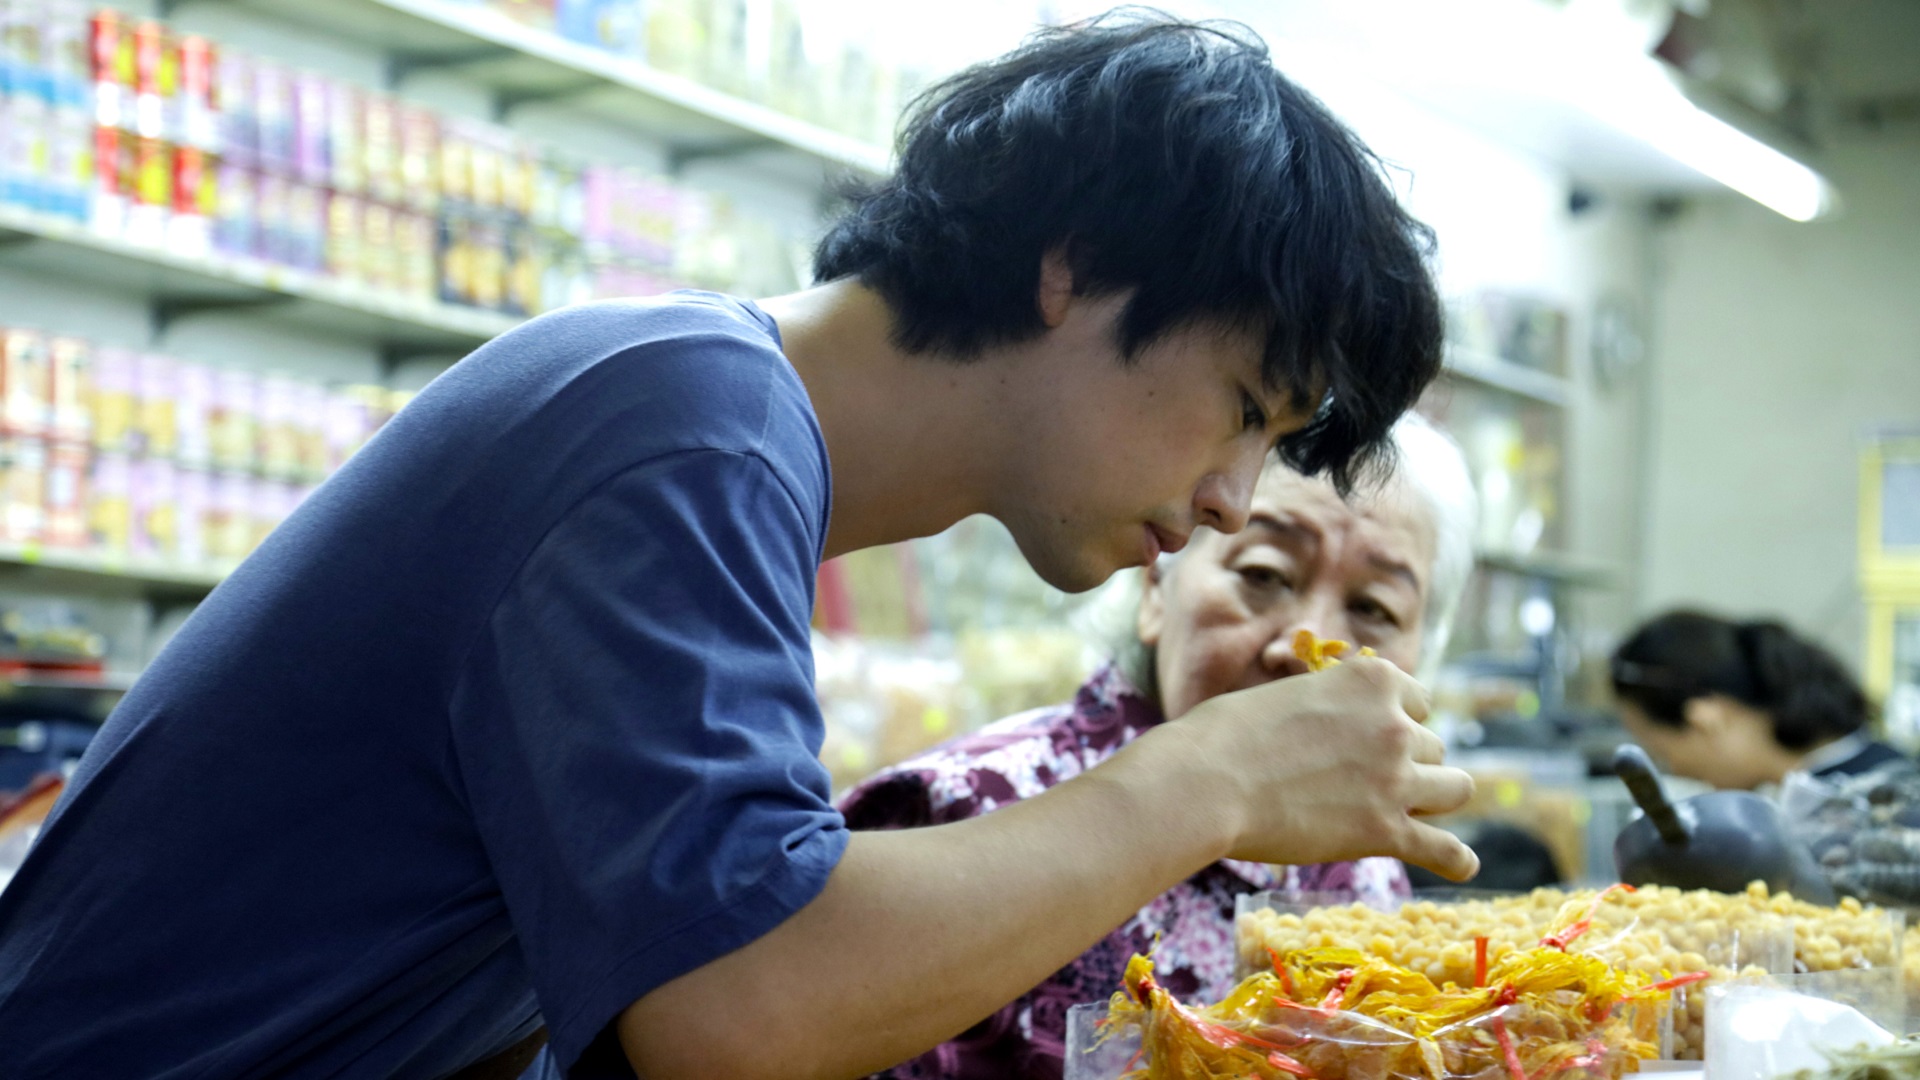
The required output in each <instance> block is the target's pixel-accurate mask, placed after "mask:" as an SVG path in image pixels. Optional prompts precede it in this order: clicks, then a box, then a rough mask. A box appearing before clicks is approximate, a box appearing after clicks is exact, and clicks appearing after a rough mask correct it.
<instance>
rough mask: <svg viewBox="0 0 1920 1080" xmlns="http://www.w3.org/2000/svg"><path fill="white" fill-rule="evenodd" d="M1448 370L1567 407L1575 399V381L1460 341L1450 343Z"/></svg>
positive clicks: (1482, 384) (1459, 375) (1522, 395)
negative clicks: (1458, 342)
mask: <svg viewBox="0 0 1920 1080" xmlns="http://www.w3.org/2000/svg"><path fill="white" fill-rule="evenodd" d="M1447 371H1448V372H1449V373H1450V374H1452V375H1453V376H1455V377H1456V378H1460V379H1465V380H1466V381H1468V382H1472V383H1478V384H1479V385H1481V386H1487V387H1492V388H1493V389H1495V390H1501V391H1505V392H1506V393H1509V394H1516V395H1518V396H1520V397H1523V398H1527V399H1529V400H1532V401H1538V402H1541V403H1543V404H1546V405H1552V406H1555V407H1557V408H1563V409H1564V408H1566V407H1567V405H1568V404H1569V403H1570V402H1571V401H1572V400H1573V387H1572V384H1571V383H1570V382H1568V381H1567V380H1566V379H1564V378H1561V377H1560V376H1558V375H1549V374H1547V373H1546V372H1544V371H1540V370H1538V369H1535V368H1530V367H1525V366H1523V365H1520V364H1516V363H1514V362H1513V361H1511V360H1502V359H1501V358H1500V357H1497V356H1493V355H1490V354H1487V353H1483V352H1478V351H1475V350H1473V349H1463V348H1460V347H1459V346H1456V345H1448V346H1447Z"/></svg>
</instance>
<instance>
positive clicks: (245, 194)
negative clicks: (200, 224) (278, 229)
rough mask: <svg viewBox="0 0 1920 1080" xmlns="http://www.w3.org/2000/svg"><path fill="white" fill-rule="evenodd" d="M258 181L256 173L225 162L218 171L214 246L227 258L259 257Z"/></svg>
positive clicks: (261, 248)
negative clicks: (238, 256)
mask: <svg viewBox="0 0 1920 1080" xmlns="http://www.w3.org/2000/svg"><path fill="white" fill-rule="evenodd" d="M258 183H259V179H258V177H257V176H256V174H255V173H254V172H253V170H251V169H248V168H245V167H243V166H240V165H233V164H228V163H225V162H222V163H221V164H220V166H219V167H218V168H217V169H216V170H215V179H214V183H213V189H214V196H213V199H214V211H213V244H214V248H215V249H216V250H218V251H220V252H221V253H222V254H226V255H240V256H247V257H257V256H258V255H259V254H260V253H261V251H262V250H263V245H262V243H261V240H260V221H259V212H260V208H259V198H258V191H257V185H258Z"/></svg>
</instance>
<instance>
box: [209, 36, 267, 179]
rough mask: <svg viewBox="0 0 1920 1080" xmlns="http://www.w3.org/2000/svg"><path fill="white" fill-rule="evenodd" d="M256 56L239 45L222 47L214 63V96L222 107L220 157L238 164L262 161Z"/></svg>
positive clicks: (220, 108)
mask: <svg viewBox="0 0 1920 1080" xmlns="http://www.w3.org/2000/svg"><path fill="white" fill-rule="evenodd" d="M253 75H254V64H253V58H252V57H250V56H248V55H247V54H245V53H243V52H240V51H239V50H237V49H220V50H218V51H217V53H216V54H215V61H214V67H213V80H214V86H213V96H214V100H215V101H216V102H217V103H218V109H219V128H220V135H219V143H218V147H217V149H218V150H219V151H220V157H221V161H222V162H223V163H224V164H226V165H231V166H234V167H237V168H247V169H251V168H257V167H258V166H259V164H260V128H259V121H260V117H259V112H258V111H257V102H258V97H257V95H256V92H255V90H254V84H253Z"/></svg>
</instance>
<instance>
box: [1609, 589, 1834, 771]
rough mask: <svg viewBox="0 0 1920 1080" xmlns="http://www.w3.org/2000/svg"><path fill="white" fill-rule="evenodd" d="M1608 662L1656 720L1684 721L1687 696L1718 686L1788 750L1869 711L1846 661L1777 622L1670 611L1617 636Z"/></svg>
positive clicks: (1616, 683) (1617, 685) (1627, 694)
mask: <svg viewBox="0 0 1920 1080" xmlns="http://www.w3.org/2000/svg"><path fill="white" fill-rule="evenodd" d="M1612 669H1613V670H1612V675H1613V690H1614V693H1616V694H1618V695H1619V696H1620V697H1621V698H1622V699H1624V700H1626V701H1629V702H1631V703H1633V704H1634V705H1636V706H1638V707H1639V708H1640V710H1641V711H1642V712H1644V713H1646V715H1647V718H1648V719H1650V720H1653V721H1654V722H1656V723H1659V724H1664V725H1666V726H1668V727H1674V728H1679V727H1685V726H1686V722H1687V721H1686V707H1687V702H1689V701H1691V700H1693V699H1694V698H1698V697H1705V696H1708V695H1710V694H1725V695H1727V696H1728V697H1731V698H1734V699H1735V700H1738V701H1741V702H1744V703H1746V704H1747V705H1750V706H1752V707H1753V708H1755V709H1758V710H1760V711H1761V712H1763V713H1765V714H1766V715H1767V717H1768V718H1769V719H1770V720H1771V721H1772V722H1773V737H1774V739H1775V741H1777V742H1778V743H1779V744H1780V745H1781V746H1782V747H1784V748H1786V749H1788V750H1807V749H1811V748H1812V747H1814V746H1818V745H1820V744H1821V743H1826V742H1831V741H1833V740H1834V739H1837V738H1840V737H1842V736H1846V735H1851V734H1853V733H1854V732H1856V731H1859V730H1860V729H1861V728H1863V727H1865V726H1866V724H1867V721H1868V719H1869V717H1870V716H1871V710H1870V708H1869V706H1868V703H1867V696H1866V694H1865V693H1863V692H1862V691H1861V689H1860V686H1859V684H1858V683H1856V682H1854V679H1853V676H1852V675H1851V674H1850V673H1848V671H1847V668H1846V665H1844V664H1842V663H1841V662H1840V661H1839V659H1838V658H1837V657H1835V656H1834V655H1833V654H1832V653H1830V652H1828V651H1827V650H1825V649H1823V648H1821V647H1820V646H1818V645H1815V644H1814V643H1813V642H1810V641H1808V640H1806V639H1805V638H1802V637H1800V636H1798V635H1797V634H1795V633H1794V632H1793V631H1791V630H1789V629H1787V628H1786V627H1785V626H1783V625H1781V624H1780V623H1777V622H1766V621H1761V622H1734V621H1731V620H1728V619H1722V618H1720V617H1718V616H1715V615H1709V614H1706V613H1704V612H1699V611H1675V612H1671V613H1669V614H1666V615H1662V616H1660V617H1659V618H1657V619H1654V620H1652V621H1651V622H1648V623H1647V624H1645V625H1644V626H1642V627H1640V628H1639V629H1638V630H1636V631H1634V633H1633V635H1632V636H1631V637H1629V638H1627V640H1626V641H1624V642H1622V643H1621V645H1620V647H1619V648H1618V649H1616V650H1615V651H1614V654H1613V664H1612Z"/></svg>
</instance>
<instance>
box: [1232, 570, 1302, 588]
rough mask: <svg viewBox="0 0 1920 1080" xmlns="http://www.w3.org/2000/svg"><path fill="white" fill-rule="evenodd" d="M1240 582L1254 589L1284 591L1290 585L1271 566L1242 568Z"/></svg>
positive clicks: (1285, 577) (1285, 578) (1284, 577)
mask: <svg viewBox="0 0 1920 1080" xmlns="http://www.w3.org/2000/svg"><path fill="white" fill-rule="evenodd" d="M1240 580H1241V581H1244V582H1246V583H1247V584H1248V585H1251V586H1253V587H1254V588H1256V589H1284V588H1287V587H1288V586H1289V584H1290V583H1289V582H1288V581H1287V576H1286V575H1285V574H1282V573H1281V572H1280V571H1278V570H1275V569H1274V568H1273V567H1271V566H1243V567H1241V568H1240Z"/></svg>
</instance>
